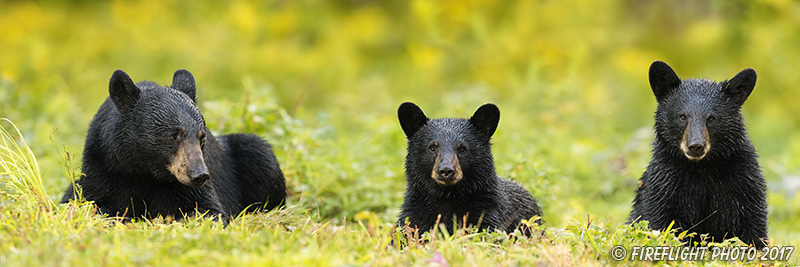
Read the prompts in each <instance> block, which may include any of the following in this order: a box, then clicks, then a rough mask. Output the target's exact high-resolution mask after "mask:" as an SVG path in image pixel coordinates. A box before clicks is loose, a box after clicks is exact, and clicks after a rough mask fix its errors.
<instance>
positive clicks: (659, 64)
mask: <svg viewBox="0 0 800 267" xmlns="http://www.w3.org/2000/svg"><path fill="white" fill-rule="evenodd" d="M679 86H681V79H680V78H678V75H676V74H675V71H673V70H672V68H670V67H669V65H667V63H664V62H663V61H656V62H653V64H652V65H650V87H651V88H652V89H653V94H655V95H656V101H658V102H659V103H661V101H663V100H664V98H666V97H667V96H668V95H669V93H670V92H672V91H673V90H675V89H677V88H678V87H679Z"/></svg>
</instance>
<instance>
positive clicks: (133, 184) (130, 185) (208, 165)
mask: <svg viewBox="0 0 800 267" xmlns="http://www.w3.org/2000/svg"><path fill="white" fill-rule="evenodd" d="M195 92H196V88H195V80H194V77H193V76H192V74H191V73H189V71H186V70H178V71H176V72H175V75H174V76H173V80H172V86H171V87H162V86H159V85H157V84H155V83H153V82H149V81H142V82H139V83H138V84H134V83H133V81H132V80H131V78H130V77H129V76H128V74H126V73H125V72H123V71H121V70H117V71H115V72H114V74H113V75H112V76H111V81H110V83H109V87H108V93H109V97H108V98H107V99H106V101H105V102H104V103H103V105H102V106H100V109H99V110H98V111H97V114H96V115H95V117H94V119H92V122H91V125H90V126H89V132H88V134H87V136H86V144H85V147H84V150H83V167H82V172H83V175H82V177H81V179H80V180H78V181H76V183H78V184H79V185H80V187H81V189H82V194H83V196H84V197H85V199H86V200H89V201H94V203H95V204H96V205H97V207H98V208H99V210H100V211H101V212H102V213H105V214H109V215H112V216H120V217H126V218H133V217H144V218H153V217H156V216H159V215H160V216H164V217H173V218H177V219H180V218H182V217H183V216H184V215H187V216H194V215H201V214H205V216H213V217H217V218H223V219H227V218H230V217H232V216H236V215H238V214H239V213H240V212H242V211H245V212H252V211H256V210H270V209H273V208H275V207H277V206H279V205H283V202H284V200H285V198H286V186H285V181H284V177H283V173H282V172H281V169H280V166H279V165H278V162H277V160H276V158H275V155H274V154H273V152H272V148H271V147H270V145H269V144H268V143H267V142H265V141H264V140H262V139H261V138H259V137H258V136H255V135H249V134H231V135H225V136H220V137H219V138H216V137H214V135H212V134H211V131H210V130H209V129H208V128H206V123H205V120H204V119H203V115H202V114H201V113H200V110H199V109H198V108H197V104H196V98H195ZM76 197H77V196H76V195H75V190H74V189H73V187H72V186H69V187H68V189H67V192H66V193H65V194H64V197H63V198H62V200H61V201H62V203H63V202H67V201H68V200H69V199H74V198H76Z"/></svg>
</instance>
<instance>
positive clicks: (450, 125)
mask: <svg viewBox="0 0 800 267" xmlns="http://www.w3.org/2000/svg"><path fill="white" fill-rule="evenodd" d="M397 115H398V117H399V119H400V125H401V126H402V128H403V131H404V132H405V134H406V137H407V138H408V155H407V156H406V162H405V167H406V180H407V188H406V194H405V201H404V202H403V205H402V207H401V209H402V211H401V213H400V220H399V222H398V224H399V225H405V224H406V220H408V223H409V226H410V227H412V228H416V229H419V230H420V231H422V232H427V231H429V230H430V229H431V228H432V227H434V226H436V223H437V220H438V221H439V222H440V223H443V224H444V225H445V227H446V229H448V230H451V229H453V223H454V221H456V222H457V224H456V225H459V226H464V225H463V222H464V219H465V217H466V224H467V225H466V226H477V227H479V229H487V230H489V231H492V230H494V229H499V230H504V231H506V232H513V231H514V230H515V229H517V228H518V227H519V226H520V225H521V221H522V220H523V219H528V220H529V219H531V218H532V217H534V216H540V217H541V210H540V209H539V206H538V205H537V204H536V200H535V199H534V198H533V197H531V195H530V193H529V192H528V191H527V190H525V189H524V188H523V187H522V186H521V185H519V184H518V183H516V182H513V181H511V180H506V179H503V178H500V177H498V176H497V174H496V173H495V169H494V159H493V158H492V150H491V144H490V142H489V141H490V139H491V137H492V135H493V134H494V132H495V130H496V129H497V123H498V121H499V120H500V110H498V109H497V106H495V105H493V104H486V105H483V106H481V107H480V108H479V109H478V110H477V111H476V112H475V114H474V115H473V116H472V118H470V119H469V120H466V119H458V118H443V119H428V117H426V116H425V114H424V113H422V110H421V109H420V108H419V107H418V106H417V105H415V104H414V103H409V102H406V103H403V104H402V105H400V109H399V110H398V111H397ZM440 216H441V217H440ZM536 222H537V223H541V220H540V219H537V221H536ZM524 230H525V229H523V231H524Z"/></svg>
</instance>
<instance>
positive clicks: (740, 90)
mask: <svg viewBox="0 0 800 267" xmlns="http://www.w3.org/2000/svg"><path fill="white" fill-rule="evenodd" d="M755 84H756V72H755V71H754V70H753V69H745V70H742V71H741V72H739V73H738V74H736V76H734V77H733V78H732V79H730V80H727V81H723V82H719V83H717V82H713V81H711V80H707V79H689V80H681V79H680V78H678V76H677V75H676V74H675V72H674V71H673V70H672V68H670V67H669V65H667V64H666V63H664V62H661V61H656V62H653V64H652V65H651V66H650V86H651V88H652V89H653V94H655V96H656V101H657V102H658V108H657V110H656V114H655V121H656V123H655V128H656V129H655V130H656V135H657V138H658V139H657V140H659V141H662V142H665V145H667V147H668V149H669V151H670V153H672V154H674V155H676V156H680V155H682V156H685V157H686V158H687V159H688V160H690V161H693V162H699V161H701V160H703V159H704V158H706V159H707V158H725V157H726V155H729V154H730V153H732V152H733V150H734V149H736V148H738V147H741V146H739V145H738V143H740V142H742V141H743V140H746V139H747V137H746V131H745V128H744V122H743V120H742V115H741V112H740V109H741V107H742V104H744V101H745V100H747V97H748V96H749V95H750V93H751V92H752V91H753V88H754V87H755Z"/></svg>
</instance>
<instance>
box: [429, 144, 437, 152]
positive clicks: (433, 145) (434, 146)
mask: <svg viewBox="0 0 800 267" xmlns="http://www.w3.org/2000/svg"><path fill="white" fill-rule="evenodd" d="M438 147H439V146H437V145H436V143H433V144H431V145H430V146H429V147H428V150H429V151H430V152H436V149H437V148H438Z"/></svg>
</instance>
